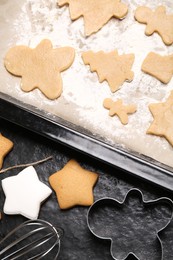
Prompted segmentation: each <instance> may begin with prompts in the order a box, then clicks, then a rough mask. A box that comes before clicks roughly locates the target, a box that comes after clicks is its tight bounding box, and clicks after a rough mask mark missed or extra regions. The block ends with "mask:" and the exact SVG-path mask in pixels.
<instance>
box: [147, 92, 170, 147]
mask: <svg viewBox="0 0 173 260" xmlns="http://www.w3.org/2000/svg"><path fill="white" fill-rule="evenodd" d="M172 108H173V91H172V92H171V94H170V96H169V98H168V99H167V100H166V101H165V102H163V103H155V104H150V105H149V110H150V112H151V114H152V115H153V117H154V121H153V122H152V123H151V125H150V127H149V129H148V130H147V134H152V135H158V136H163V137H165V138H166V139H167V141H168V142H169V143H170V144H171V145H172V146H173V109H172Z"/></svg>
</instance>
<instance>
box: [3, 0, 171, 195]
mask: <svg viewBox="0 0 173 260" xmlns="http://www.w3.org/2000/svg"><path fill="white" fill-rule="evenodd" d="M123 2H125V3H126V4H128V6H129V12H128V15H127V17H126V18H125V19H124V20H122V21H119V20H116V19H111V20H110V21H109V22H108V23H107V24H106V25H105V26H104V27H103V28H102V29H101V30H100V31H99V32H97V33H96V34H93V35H91V36H90V37H87V38H86V37H85V36H84V25H83V19H82V18H80V19H78V20H76V21H75V22H71V19H70V16H69V10H68V7H67V6H66V7H62V8H60V7H58V6H57V1H56V0H49V1H46V0H38V1H34V0H19V1H17V0H14V1H10V0H6V1H3V2H1V3H0V28H1V30H0V37H1V39H2V43H1V49H0V93H1V95H0V98H1V100H0V116H1V117H3V118H6V119H7V120H10V121H12V122H14V123H17V124H19V125H21V126H24V127H26V128H28V129H30V130H33V131H35V132H37V133H39V134H42V135H46V136H47V137H49V138H52V139H54V140H55V141H59V142H62V143H64V144H66V145H69V146H71V147H74V148H76V149H78V150H80V151H82V152H86V153H87V154H89V155H91V156H94V157H96V158H98V159H101V160H103V161H105V162H106V163H110V164H112V165H114V166H116V167H118V168H121V169H123V170H125V171H128V172H129V173H131V174H133V175H136V176H139V177H142V178H144V179H146V180H148V181H151V182H154V183H156V184H158V185H160V186H163V187H165V188H167V189H169V190H173V173H172V167H173V148H172V146H171V145H170V144H169V143H168V142H167V141H166V140H165V139H164V138H160V137H157V136H151V135H147V134H146V131H147V129H148V127H149V126H150V124H151V122H152V121H153V118H152V115H151V113H150V112H149V109H148V105H149V104H150V103H157V102H163V101H165V99H166V98H167V97H168V96H169V94H170V91H171V89H172V86H173V80H172V81H170V83H169V84H167V85H164V84H161V83H160V81H158V80H156V79H155V78H152V77H151V76H149V75H147V74H144V73H143V72H142V71H141V64H142V62H143V60H144V58H145V57H146V55H147V54H148V53H149V52H150V51H155V52H157V53H159V54H161V55H168V54H171V53H172V52H173V46H169V47H168V46H166V45H164V43H163V42H162V40H161V38H160V37H159V36H158V35H157V34H154V35H153V36H151V37H147V36H145V34H144V30H145V26H144V25H142V24H139V23H138V22H136V21H135V19H134V11H135V10H136V8H137V6H139V5H147V6H149V7H150V8H153V9H154V8H156V7H157V6H158V5H159V4H163V1H161V0H154V1H152V3H148V1H146V0H140V1H137V0H131V1H130V0H124V1H123ZM164 5H165V6H166V8H167V12H168V13H169V12H171V11H172V10H173V2H172V0H167V1H164ZM42 39H50V40H51V41H52V44H53V46H54V47H62V46H71V47H73V48H74V49H75V52H76V55H75V61H74V63H73V65H72V66H71V68H70V69H68V70H67V71H65V72H63V73H62V78H63V93H62V95H61V97H60V98H58V99H57V100H54V101H51V100H48V99H47V98H46V97H45V96H44V95H43V94H41V92H40V91H39V90H37V89H36V90H34V91H32V92H30V93H25V92H23V91H22V90H21V88H20V78H17V77H14V76H12V75H10V74H9V73H8V72H7V71H6V70H5V68H4V65H3V59H4V56H5V54H6V52H7V51H8V49H9V48H10V47H12V46H14V45H21V44H22V45H27V46H29V47H35V46H36V45H37V44H38V43H39V42H40V41H41V40H42ZM114 49H117V50H118V52H119V53H120V54H121V53H127V54H128V53H134V54H135V62H134V65H133V68H132V70H133V71H134V74H135V77H134V80H133V81H132V82H131V83H128V82H126V83H125V84H123V86H122V87H121V89H120V90H119V91H117V92H115V93H112V92H111V91H110V89H109V86H108V84H107V82H103V83H99V81H98V77H97V75H96V74H95V73H91V72H90V70H89V67H87V66H85V65H84V63H83V61H82V58H81V54H82V52H84V51H87V50H93V51H99V50H103V51H105V52H109V51H112V50H114ZM105 98H113V99H114V100H116V99H118V98H121V99H123V101H124V102H125V103H126V104H130V103H134V104H136V105H137V112H136V113H135V114H134V115H132V116H130V117H129V124H128V125H126V126H124V125H122V124H121V123H120V122H119V120H118V119H117V118H116V117H113V118H111V117H109V116H108V111H107V110H106V109H104V108H103V100H104V99H105Z"/></svg>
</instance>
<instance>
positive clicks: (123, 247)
mask: <svg viewBox="0 0 173 260" xmlns="http://www.w3.org/2000/svg"><path fill="white" fill-rule="evenodd" d="M87 216H88V219H87V221H88V227H89V229H90V231H91V232H92V233H93V234H94V235H95V236H96V237H98V238H101V239H105V240H108V239H109V240H110V241H111V247H110V253H111V255H112V257H113V259H116V260H125V259H127V257H128V256H129V255H130V254H132V255H134V256H135V257H136V258H135V259H141V260H151V259H152V260H156V259H157V260H158V259H162V254H163V252H162V250H163V248H162V244H161V240H160V238H159V232H160V231H162V230H163V229H164V228H166V227H167V226H168V224H169V223H170V222H171V219H172V217H173V204H172V201H171V200H169V199H166V198H160V199H157V200H153V201H144V198H143V195H142V193H141V192H140V191H139V190H137V189H132V190H130V191H129V192H128V194H127V195H126V197H125V199H124V201H123V202H119V201H117V200H115V199H113V198H108V197H107V198H103V199H100V200H98V201H96V202H95V203H94V204H93V205H92V206H91V207H90V209H89V211H88V215H87ZM158 242H160V249H161V250H158ZM128 259H131V258H128Z"/></svg>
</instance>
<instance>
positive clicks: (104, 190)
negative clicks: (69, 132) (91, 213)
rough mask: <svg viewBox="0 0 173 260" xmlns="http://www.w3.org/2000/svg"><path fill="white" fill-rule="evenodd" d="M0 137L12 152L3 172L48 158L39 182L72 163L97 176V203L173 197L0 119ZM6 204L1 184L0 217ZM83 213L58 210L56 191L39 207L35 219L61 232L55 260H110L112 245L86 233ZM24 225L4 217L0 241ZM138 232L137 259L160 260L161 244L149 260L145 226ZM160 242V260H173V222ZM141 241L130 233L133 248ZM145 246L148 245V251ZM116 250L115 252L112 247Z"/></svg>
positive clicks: (40, 169)
mask: <svg viewBox="0 0 173 260" xmlns="http://www.w3.org/2000/svg"><path fill="white" fill-rule="evenodd" d="M0 132H1V133H2V134H3V135H4V136H6V137H7V138H9V139H10V140H12V141H13V142H14V148H13V150H12V151H11V152H10V153H9V154H8V156H7V157H6V158H5V161H4V164H3V168H6V167H9V166H12V165H18V164H25V163H30V162H34V161H37V160H40V159H43V158H45V157H47V156H50V155H52V156H53V159H52V160H49V161H47V162H45V163H43V164H39V165H37V166H35V169H36V171H37V173H38V176H39V179H40V180H41V181H43V182H44V183H46V184H47V185H49V183H48V177H49V176H50V175H51V174H52V173H54V172H56V171H58V170H60V169H61V168H62V167H63V166H64V165H65V164H66V162H67V161H68V160H69V159H72V158H74V159H76V160H77V161H78V162H79V163H80V164H81V166H83V167H84V168H86V169H89V170H91V171H94V172H97V173H98V174H99V180H98V182H97V184H96V186H95V188H94V197H95V200H97V199H100V198H103V197H113V198H115V199H117V200H119V201H123V199H124V197H125V195H126V194H127V192H128V191H129V190H130V189H132V188H138V189H140V190H141V191H142V192H143V194H144V199H145V200H146V201H148V200H152V199H157V198H160V197H169V198H170V199H173V194H171V193H170V192H168V191H166V190H164V189H162V188H159V187H156V186H155V185H153V184H150V183H147V182H145V181H143V180H141V179H138V178H135V177H132V176H130V175H129V174H127V173H125V172H122V171H119V170H118V169H116V168H113V167H111V166H109V165H106V164H104V163H102V162H100V161H97V160H95V159H93V158H90V157H88V156H86V155H84V154H80V153H78V152H77V151H74V150H72V149H70V148H67V147H64V146H62V145H61V144H58V143H54V142H53V141H51V140H48V139H46V138H44V137H41V136H39V135H37V134H35V133H32V132H29V131H28V130H25V129H23V128H22V127H19V126H16V125H13V124H11V123H9V122H6V121H4V120H2V119H0ZM20 171H21V169H13V170H11V171H9V172H7V173H3V174H1V175H0V180H2V179H3V178H5V177H8V176H13V175H16V174H17V173H19V172H20ZM4 199H5V198H4V194H3V191H2V187H1V185H0V211H1V212H2V210H3V204H4ZM134 204H135V203H134ZM133 206H135V205H133V203H132V208H131V211H132V212H133V211H136V210H138V208H136V207H133ZM87 211H88V207H74V208H72V209H69V210H60V208H59V206H58V203H57V200H56V196H55V193H54V192H53V193H52V195H51V196H50V197H49V198H48V199H47V200H46V201H45V202H44V204H43V205H42V206H41V210H40V215H39V218H41V219H44V220H47V221H49V222H51V223H52V224H53V225H54V226H56V227H62V228H63V229H64V237H63V241H62V247H61V251H60V255H59V257H58V259H60V260H68V259H70V260H77V259H83V260H89V259H93V260H100V259H103V260H111V259H112V257H111V255H110V242H109V241H105V240H101V239H98V238H95V237H94V236H93V235H92V234H91V233H90V231H89V229H88V227H87V221H86V218H87ZM165 211H166V209H165V208H164V207H163V208H162V207H161V209H160V211H159V213H158V214H157V220H156V219H155V215H153V219H152V217H151V218H150V221H151V220H152V221H151V223H150V225H151V227H152V225H155V222H156V221H157V223H159V226H160V223H162V221H163V220H165V218H166V217H165ZM166 213H167V212H166ZM110 219H111V221H112V216H110ZM24 220H26V219H25V218H24V217H22V216H8V215H5V214H3V215H2V220H1V221H0V237H3V236H4V235H5V234H6V233H7V232H9V231H10V230H11V229H13V228H14V227H15V226H16V225H18V224H19V223H21V222H23V221H24ZM145 221H146V220H145ZM108 222H109V219H108ZM121 223H122V220H121V219H120V220H119V223H117V222H116V223H115V225H118V226H120V225H121ZM101 228H102V227H101ZM126 228H128V229H130V228H131V227H130V226H128V227H126ZM142 229H143V232H141V233H142V234H141V236H142V237H143V241H144V242H143V245H142V247H141V248H140V247H139V248H138V249H139V251H140V252H142V257H143V258H141V260H156V259H157V260H159V259H161V251H160V244H159V241H157V238H155V240H156V241H157V242H156V243H154V245H155V248H153V255H152V259H151V257H150V258H148V254H147V252H148V251H149V250H150V245H149V240H148V239H149V238H148V237H147V232H146V230H145V226H143V227H142V226H141V230H142ZM129 234H130V232H129ZM160 238H161V241H162V243H163V260H172V259H173V220H172V221H171V223H170V224H169V226H168V227H167V228H166V229H165V230H163V231H162V232H161V234H160ZM127 239H129V237H128V238H127ZM139 239H140V238H139ZM139 239H138V238H136V237H134V233H132V237H131V238H130V241H131V243H132V245H133V243H136V242H135V241H138V240H139ZM144 243H146V246H145V245H144ZM139 245H140V244H139ZM114 250H115V251H116V245H115V249H114ZM123 250H124V247H123V246H122V252H123ZM141 250H143V251H141ZM158 252H159V253H158ZM46 259H52V257H51V256H50V257H47V258H46ZM127 259H136V258H135V257H134V256H129V257H128V258H127Z"/></svg>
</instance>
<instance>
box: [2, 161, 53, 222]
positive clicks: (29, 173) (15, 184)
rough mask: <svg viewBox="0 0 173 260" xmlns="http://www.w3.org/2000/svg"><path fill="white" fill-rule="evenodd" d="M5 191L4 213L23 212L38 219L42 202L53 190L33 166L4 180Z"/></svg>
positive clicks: (30, 217) (24, 214)
mask: <svg viewBox="0 0 173 260" xmlns="http://www.w3.org/2000/svg"><path fill="white" fill-rule="evenodd" d="M2 188H3V191H4V193H5V196H6V198H5V203H4V213H5V214H9V215H15V214H21V215H23V216H25V217H26V218H29V219H37V218H38V214H39V211H40V205H41V203H42V202H43V201H44V200H45V199H46V198H48V197H49V196H50V194H51V193H52V190H51V189H50V188H49V187H48V186H47V185H45V184H44V183H42V182H41V181H40V180H39V179H38V176H37V173H36V171H35V169H34V167H33V166H29V167H27V168H25V169H24V170H23V171H21V172H20V173H19V174H18V175H16V176H12V177H8V178H5V179H3V180H2Z"/></svg>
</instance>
